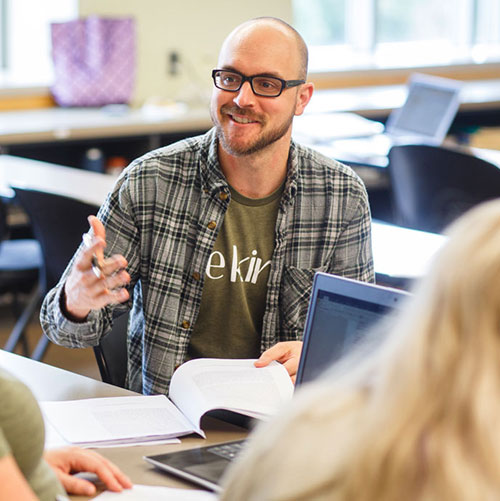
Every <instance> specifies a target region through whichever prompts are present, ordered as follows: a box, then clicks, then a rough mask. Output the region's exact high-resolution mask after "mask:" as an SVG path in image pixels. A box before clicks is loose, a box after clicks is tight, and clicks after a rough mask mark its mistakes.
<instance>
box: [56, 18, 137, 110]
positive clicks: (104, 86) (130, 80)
mask: <svg viewBox="0 0 500 501" xmlns="http://www.w3.org/2000/svg"><path fill="white" fill-rule="evenodd" d="M51 34H52V60H53V62H54V75H55V81H54V85H53V86H52V94H53V96H54V99H55V100H56V102H57V104H59V105H60V106H103V105H105V104H115V103H127V102H128V101H129V100H130V98H131V96H132V91H133V89H134V80H135V22H134V19H132V18H120V19H113V18H102V17H96V16H92V17H88V18H86V19H77V20H74V21H69V22H65V23H53V24H52V25H51Z"/></svg>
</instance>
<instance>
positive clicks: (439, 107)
mask: <svg viewBox="0 0 500 501" xmlns="http://www.w3.org/2000/svg"><path fill="white" fill-rule="evenodd" d="M460 89H461V83H460V82H458V81H456V80H450V79H448V78H440V77H434V76H429V75H424V74H419V73H414V74H413V75H411V77H410V80H409V82H408V95H407V98H406V101H405V103H404V104H403V106H401V108H398V109H396V110H394V111H393V112H392V113H391V114H390V115H389V118H388V119H387V123H386V127H385V132H386V134H389V135H390V136H393V137H395V138H397V137H401V136H403V137H415V138H419V139H420V141H421V142H427V143H431V144H441V143H442V142H443V139H444V138H445V136H446V134H447V132H448V130H449V128H450V125H451V123H452V122H453V119H454V118H455V115H456V114H457V111H458V106H459V104H460Z"/></svg>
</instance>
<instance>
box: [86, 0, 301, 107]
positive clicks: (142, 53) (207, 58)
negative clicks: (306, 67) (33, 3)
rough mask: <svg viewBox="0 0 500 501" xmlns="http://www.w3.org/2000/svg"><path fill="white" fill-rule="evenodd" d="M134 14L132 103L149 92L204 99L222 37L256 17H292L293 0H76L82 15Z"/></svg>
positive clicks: (141, 101) (146, 95) (186, 98)
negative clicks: (176, 59)
mask: <svg viewBox="0 0 500 501" xmlns="http://www.w3.org/2000/svg"><path fill="white" fill-rule="evenodd" d="M91 14H100V15H108V16H125V15H127V16H128V15H131V16H134V17H135V19H136V22H137V42H138V51H137V70H138V71H137V79H136V89H135V94H134V100H133V102H134V104H135V105H140V104H142V103H143V102H144V100H145V99H147V98H148V97H150V96H158V97H160V98H162V99H180V100H190V101H194V102H196V101H198V102H202V101H205V102H206V101H208V96H209V95H210V92H211V88H212V81H211V77H210V71H211V69H212V68H214V67H215V66H216V63H217V55H218V51H219V48H220V45H221V43H222V41H223V40H224V38H225V36H226V35H227V34H228V33H229V32H230V31H231V30H232V28H234V27H235V26H236V25H238V24H239V23H241V22H242V21H245V20H247V19H250V18H252V17H257V16H277V17H280V18H282V19H284V20H285V21H288V22H291V20H292V7H291V0H252V1H251V2H245V1H238V0H106V1H102V0H80V15H81V16H88V15H91ZM172 50H175V51H177V52H178V53H179V56H180V61H181V66H180V72H179V74H178V75H177V76H171V75H168V74H167V68H168V64H167V61H168V54H169V53H170V52H171V51H172Z"/></svg>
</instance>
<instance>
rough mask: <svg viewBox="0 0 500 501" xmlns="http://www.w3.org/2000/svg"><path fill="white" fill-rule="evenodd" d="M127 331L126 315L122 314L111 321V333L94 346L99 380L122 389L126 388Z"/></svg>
mask: <svg viewBox="0 0 500 501" xmlns="http://www.w3.org/2000/svg"><path fill="white" fill-rule="evenodd" d="M127 329H128V313H123V314H122V315H120V316H118V317H115V318H114V319H113V327H112V328H111V331H110V332H108V334H106V336H104V337H103V338H102V339H101V341H100V343H99V344H98V345H97V346H94V355H95V359H96V362H97V366H98V367H99V372H100V374H101V379H102V380H103V381H104V382H105V383H109V384H113V385H115V386H120V387H122V388H126V384H125V381H126V378H127V359H128V354H127Z"/></svg>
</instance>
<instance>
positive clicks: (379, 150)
mask: <svg viewBox="0 0 500 501" xmlns="http://www.w3.org/2000/svg"><path fill="white" fill-rule="evenodd" d="M407 85H408V94H407V97H406V101H405V103H404V104H403V106H401V108H397V109H395V110H393V111H392V112H391V114H390V115H389V117H388V119H387V122H386V125H385V129H384V132H383V133H381V134H374V135H372V136H370V137H366V138H353V139H343V140H338V141H335V142H334V149H335V150H336V153H335V154H336V156H337V157H338V158H339V159H340V160H345V161H349V160H352V161H363V159H366V160H367V163H369V162H368V160H369V159H371V158H373V157H375V158H376V157H386V156H387V154H388V153H389V150H390V148H391V146H393V145H395V144H404V143H407V144H408V143H418V144H433V145H439V144H441V143H442V142H443V140H444V138H445V137H446V134H447V133H448V130H449V128H450V125H451V123H452V122H453V119H454V118H455V115H456V113H457V111H458V107H459V105H460V89H461V86H462V84H461V82H459V81H457V80H450V79H448V78H441V77H435V76H430V75H424V74H419V73H414V74H413V75H411V76H410V79H409V81H408V84H407ZM347 157H349V158H347ZM385 161H386V160H385ZM375 163H376V162H375Z"/></svg>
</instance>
